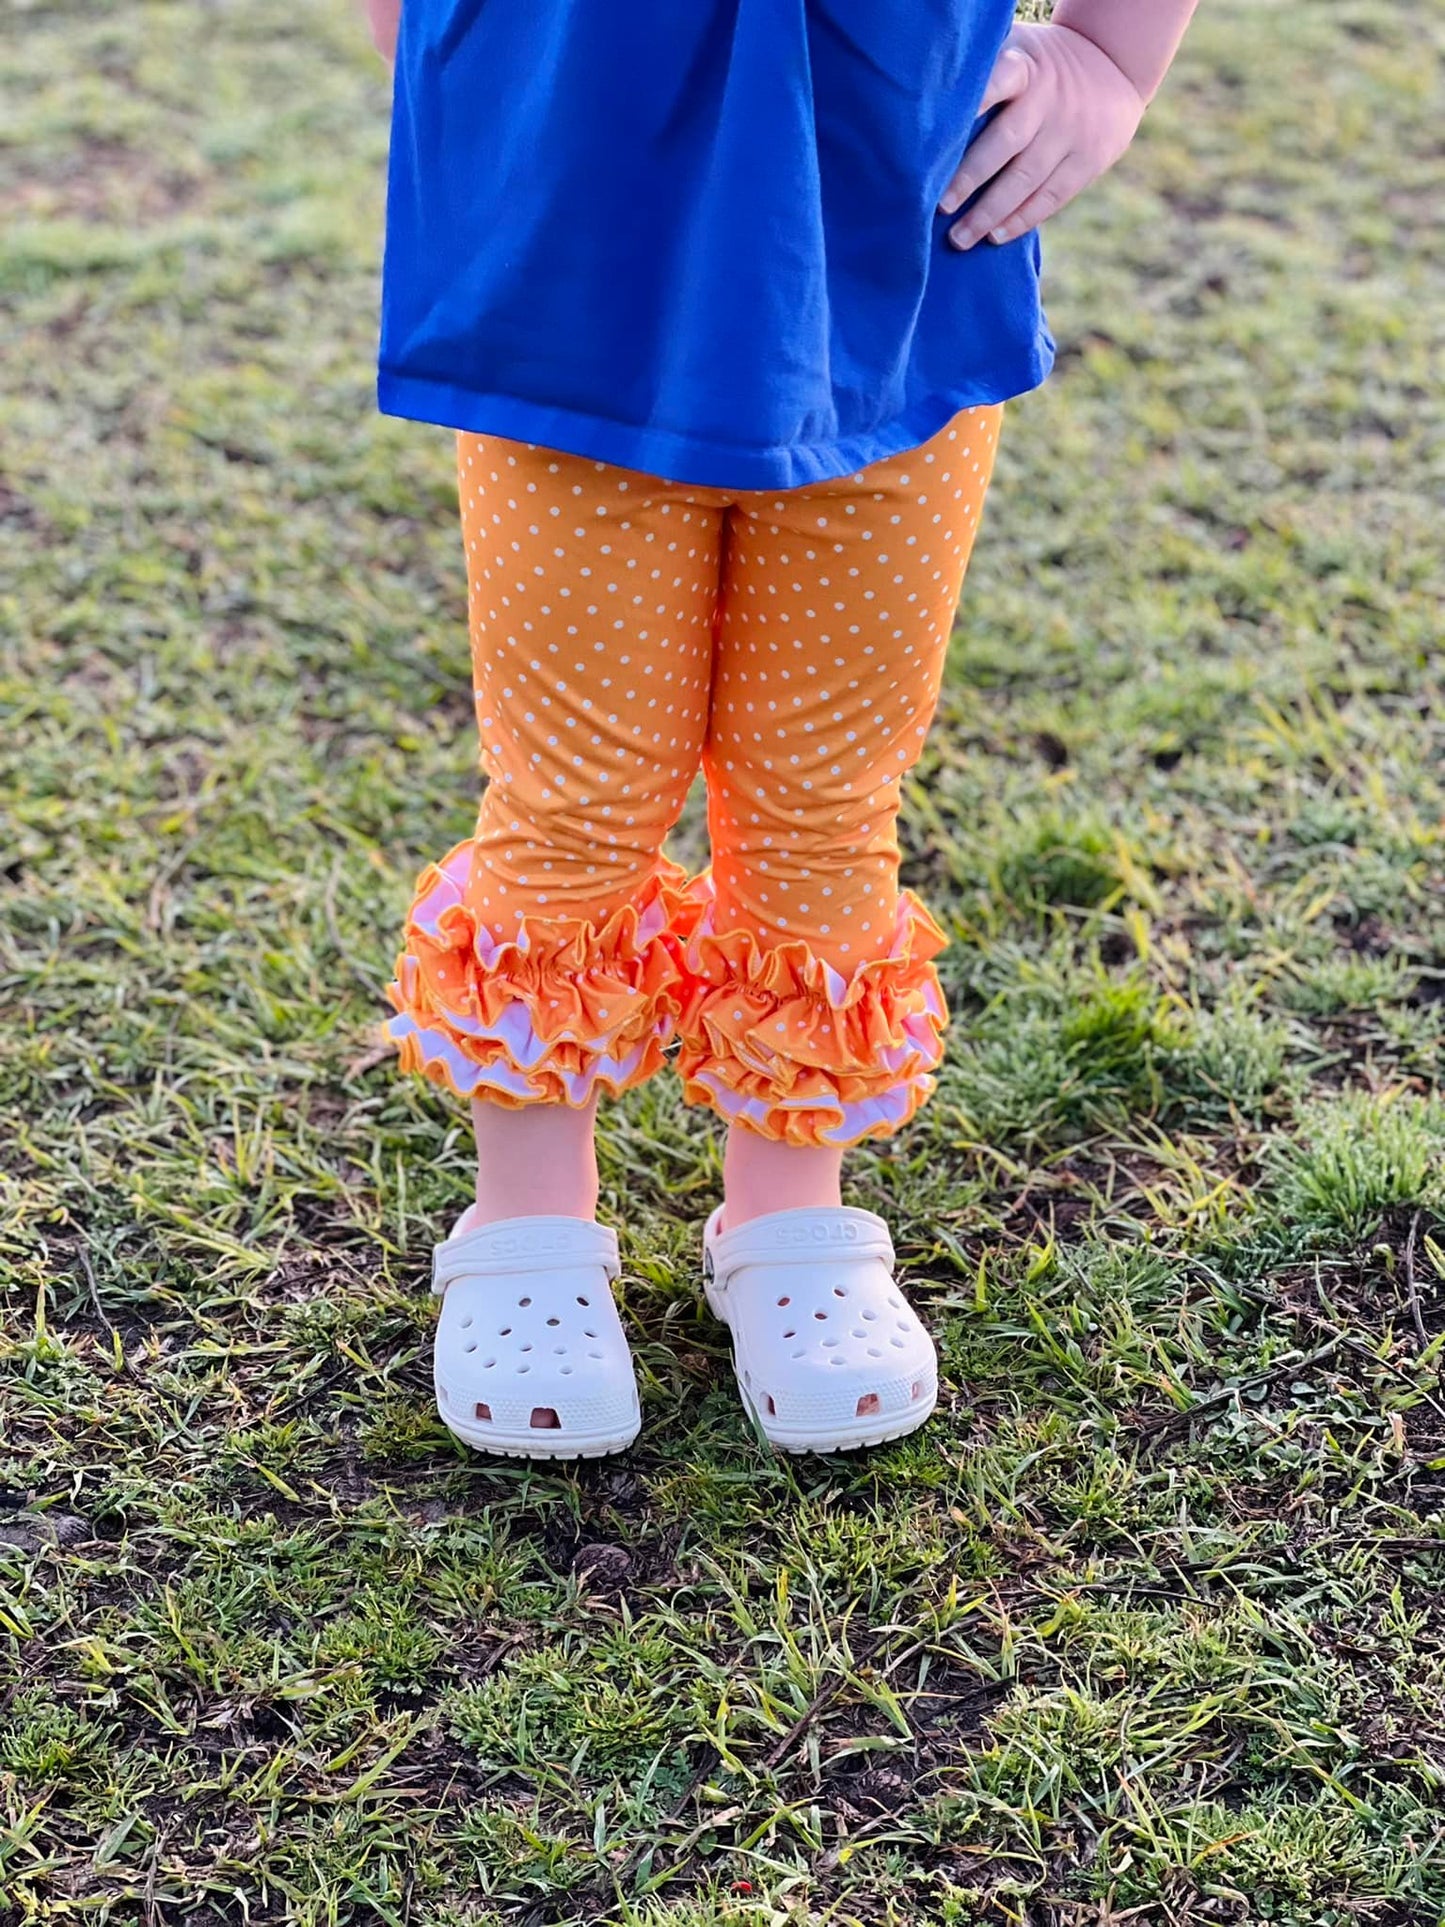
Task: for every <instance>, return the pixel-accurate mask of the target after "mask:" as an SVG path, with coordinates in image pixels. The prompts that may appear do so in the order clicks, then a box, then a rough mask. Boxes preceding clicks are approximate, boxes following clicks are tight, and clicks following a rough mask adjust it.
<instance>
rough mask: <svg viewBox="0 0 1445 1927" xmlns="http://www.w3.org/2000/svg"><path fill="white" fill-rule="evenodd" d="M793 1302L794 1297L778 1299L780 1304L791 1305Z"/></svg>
mask: <svg viewBox="0 0 1445 1927" xmlns="http://www.w3.org/2000/svg"><path fill="white" fill-rule="evenodd" d="M792 1302H793V1301H792V1299H791V1298H780V1299H779V1300H778V1303H779V1304H780V1305H791V1304H792Z"/></svg>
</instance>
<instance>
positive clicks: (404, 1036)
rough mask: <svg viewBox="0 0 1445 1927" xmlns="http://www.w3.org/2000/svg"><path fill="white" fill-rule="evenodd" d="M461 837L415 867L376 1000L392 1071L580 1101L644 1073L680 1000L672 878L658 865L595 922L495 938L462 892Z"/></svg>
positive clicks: (469, 1089)
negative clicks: (386, 979) (393, 1057)
mask: <svg viewBox="0 0 1445 1927" xmlns="http://www.w3.org/2000/svg"><path fill="white" fill-rule="evenodd" d="M470 867H471V845H470V843H461V844H458V846H457V847H456V849H454V850H453V851H451V853H450V854H449V855H448V856H447V857H445V858H444V859H443V861H442V862H441V863H439V864H432V865H431V866H429V867H428V868H427V869H426V870H425V871H423V873H422V875H421V877H420V879H419V880H418V883H417V890H416V896H415V898H414V900H413V902H412V906H411V912H410V914H409V916H408V919H407V925H406V940H405V941H406V947H405V949H404V950H403V952H402V955H401V957H400V958H399V959H398V962H397V968H396V979H395V982H394V983H392V984H391V986H390V987H389V989H388V991H387V995H388V997H389V998H390V1001H391V1003H392V1005H393V1007H394V1008H395V1010H396V1012H397V1015H396V1016H395V1017H394V1018H393V1019H392V1021H391V1023H390V1025H389V1026H388V1028H389V1031H390V1034H391V1036H392V1038H393V1039H394V1041H395V1042H396V1044H397V1046H398V1049H399V1053H400V1061H401V1066H402V1068H403V1069H404V1070H413V1071H419V1072H421V1073H422V1074H423V1075H424V1076H426V1077H429V1078H431V1079H433V1080H434V1081H435V1082H437V1083H441V1084H444V1085H446V1086H447V1087H448V1088H449V1089H450V1090H452V1091H453V1092H455V1093H456V1094H457V1095H458V1096H461V1097H473V1096H486V1097H487V1098H488V1099H490V1100H493V1101H495V1102H498V1103H501V1104H510V1105H521V1104H532V1103H538V1102H543V1103H564V1104H570V1105H572V1106H573V1107H574V1108H577V1107H580V1106H581V1105H584V1104H586V1103H587V1102H588V1101H589V1100H590V1098H591V1097H592V1095H593V1092H594V1091H595V1090H596V1089H597V1088H598V1087H599V1086H601V1087H604V1088H606V1089H608V1090H610V1091H612V1092H613V1093H616V1092H619V1091H623V1090H627V1089H629V1088H630V1087H631V1086H632V1085H634V1084H639V1083H641V1082H642V1081H643V1079H644V1078H647V1077H650V1076H652V1074H653V1073H654V1072H655V1071H657V1070H658V1069H659V1068H660V1067H661V1065H662V1062H663V1051H664V1048H665V1046H666V1045H667V1044H668V1043H669V1041H670V1040H671V1037H672V1034H673V1029H674V1025H675V1021H676V1018H677V1015H678V1012H679V1010H680V1008H681V1004H682V988H683V979H682V972H681V970H680V968H679V965H678V959H677V945H676V942H675V939H674V937H673V935H672V931H673V927H674V925H675V923H676V922H677V920H678V918H679V915H680V914H682V913H683V903H684V895H683V885H684V883H685V880H686V879H685V873H684V872H683V871H682V870H680V869H679V868H678V867H677V866H676V865H675V864H672V863H668V862H666V861H665V860H660V861H659V865H658V867H657V869H656V870H655V871H654V873H653V874H652V875H651V876H650V877H649V878H648V880H647V882H646V883H645V884H644V885H643V887H642V888H641V890H640V891H639V892H638V894H637V895H636V897H635V898H634V899H633V900H632V901H630V902H629V903H627V904H625V905H623V906H622V907H621V908H620V909H618V910H615V911H613V913H612V914H611V915H610V916H609V917H607V918H606V919H605V921H603V922H602V923H600V924H590V923H585V922H581V921H578V920H577V919H574V918H566V919H563V918H557V919H551V918H538V917H520V918H519V919H518V927H517V932H516V935H515V936H514V937H511V938H509V939H499V938H496V937H494V936H493V935H492V933H491V931H490V930H488V929H487V927H486V926H485V925H484V924H483V923H481V922H480V920H479V919H478V918H477V917H476V916H475V914H474V913H473V911H472V910H471V909H470V908H469V906H468V904H467V900H466V890H467V882H468V878H469V874H470Z"/></svg>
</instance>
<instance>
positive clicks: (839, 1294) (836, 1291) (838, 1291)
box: [833, 1285, 848, 1298]
mask: <svg viewBox="0 0 1445 1927" xmlns="http://www.w3.org/2000/svg"><path fill="white" fill-rule="evenodd" d="M833 1296H834V1297H835V1298H846V1297H847V1296H848V1293H847V1292H846V1291H845V1289H844V1288H843V1286H842V1285H834V1287H833Z"/></svg>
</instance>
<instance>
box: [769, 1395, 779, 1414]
mask: <svg viewBox="0 0 1445 1927" xmlns="http://www.w3.org/2000/svg"><path fill="white" fill-rule="evenodd" d="M777 1416H778V1403H777V1400H776V1399H775V1398H774V1397H773V1395H772V1393H771V1392H769V1393H768V1417H769V1418H776V1417H777Z"/></svg>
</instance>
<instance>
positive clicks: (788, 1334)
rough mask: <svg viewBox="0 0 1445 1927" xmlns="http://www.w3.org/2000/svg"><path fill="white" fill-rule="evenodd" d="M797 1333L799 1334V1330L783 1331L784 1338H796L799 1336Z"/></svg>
mask: <svg viewBox="0 0 1445 1927" xmlns="http://www.w3.org/2000/svg"><path fill="white" fill-rule="evenodd" d="M797 1335H798V1334H797V1332H796V1331H790V1332H784V1333H783V1336H784V1338H796V1337H797Z"/></svg>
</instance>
